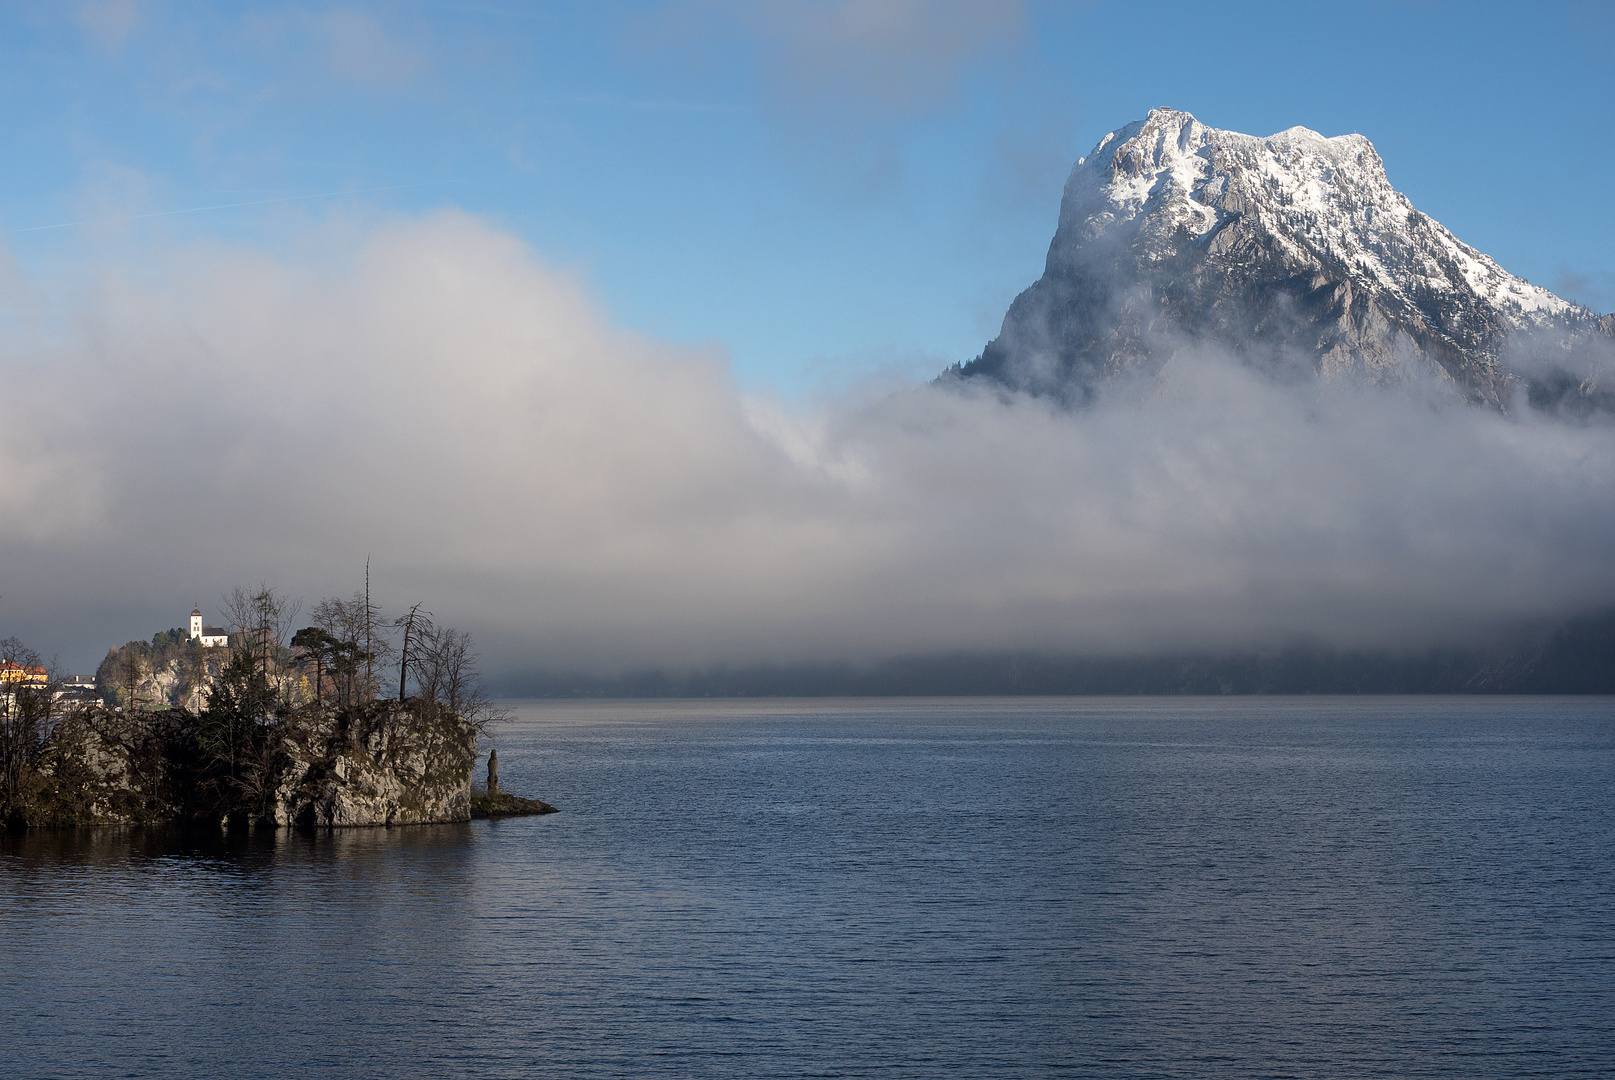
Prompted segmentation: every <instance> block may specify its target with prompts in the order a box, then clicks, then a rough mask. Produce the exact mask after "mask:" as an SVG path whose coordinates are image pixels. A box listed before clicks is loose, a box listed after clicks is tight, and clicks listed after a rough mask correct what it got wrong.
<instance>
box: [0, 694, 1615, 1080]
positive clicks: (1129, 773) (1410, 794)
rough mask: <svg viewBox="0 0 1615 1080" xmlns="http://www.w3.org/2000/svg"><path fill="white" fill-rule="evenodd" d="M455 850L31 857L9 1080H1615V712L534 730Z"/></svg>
mask: <svg viewBox="0 0 1615 1080" xmlns="http://www.w3.org/2000/svg"><path fill="white" fill-rule="evenodd" d="M497 745H498V747H499V757H500V773H501V776H502V778H503V780H504V786H505V788H506V789H507V790H511V791H515V792H517V793H518V794H525V795H530V796H537V797H541V798H543V799H546V800H548V801H550V802H553V803H555V804H557V805H558V806H560V807H561V808H562V811H563V812H562V813H560V814H554V815H549V816H547V817H543V818H526V819H514V820H507V821H502V822H475V823H472V824H468V825H458V826H426V827H415V828H403V829H391V830H385V829H377V830H349V831H339V832H327V833H308V834H284V833H283V834H281V835H280V836H278V837H276V836H275V835H274V834H273V833H271V834H269V835H267V836H266V835H257V836H251V837H248V836H234V837H224V836H220V835H218V834H193V835H173V834H166V833H137V832H129V831H121V830H80V831H77V832H67V833H32V834H25V835H21V836H18V835H12V836H9V837H5V838H3V839H0V1075H4V1076H7V1077H30V1078H31V1077H81V1076H120V1077H277V1078H278V1077H286V1076H321V1077H414V1076H419V1077H443V1076H447V1077H461V1076H464V1077H597V1076H598V1077H604V1076H624V1077H663V1076H667V1077H673V1076H677V1077H773V1076H824V1077H853V1076H880V1077H894V1076H896V1077H901V1076H915V1077H931V1076H947V1075H957V1076H966V1077H1040V1076H1054V1075H1059V1076H1095V1077H1101V1076H1102V1077H1180V1076H1181V1077H1224V1076H1226V1077H1353V1078H1359V1077H1425V1076H1440V1077H1463V1078H1475V1077H1526V1076H1541V1077H1570V1076H1599V1077H1608V1076H1612V1075H1615V702H1612V701H1611V700H1609V699H1591V700H1503V699H1428V698H1427V699H1409V698H1374V699H1356V698H1353V699H1342V698H1326V699H1312V698H1309V699H1295V698H1291V699H1250V698H1242V699H1219V700H1204V699H1143V700H1125V701H1122V700H1104V699H1101V700H1093V699H1059V700H1036V699H1034V700H1012V701H1005V700H990V701H982V700H949V701H874V702H871V701H851V702H823V701H814V702H781V701H768V702H716V703H714V702H697V703H691V702H640V703H595V704H526V705H523V706H521V708H520V710H519V719H518V721H517V722H516V723H515V724H513V725H511V726H510V727H508V728H505V729H503V730H502V731H501V732H500V733H499V736H498V743H497Z"/></svg>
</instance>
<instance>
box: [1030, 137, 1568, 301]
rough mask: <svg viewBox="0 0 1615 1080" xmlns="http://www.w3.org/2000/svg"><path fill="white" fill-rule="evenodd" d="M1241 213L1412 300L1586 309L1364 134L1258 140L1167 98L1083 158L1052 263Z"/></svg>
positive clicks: (1327, 268)
mask: <svg viewBox="0 0 1615 1080" xmlns="http://www.w3.org/2000/svg"><path fill="white" fill-rule="evenodd" d="M1234 221H1238V222H1239V223H1240V226H1241V228H1242V229H1244V230H1246V231H1247V232H1249V233H1252V234H1259V235H1260V236H1261V237H1262V238H1263V240H1264V242H1265V243H1267V244H1268V245H1270V246H1271V247H1274V248H1276V249H1277V250H1279V251H1280V252H1282V253H1283V256H1284V258H1285V259H1286V261H1288V262H1292V263H1294V264H1295V265H1296V266H1307V265H1315V266H1316V267H1317V269H1318V270H1320V271H1322V272H1323V273H1325V274H1326V275H1327V276H1329V277H1333V278H1336V279H1337V280H1347V281H1351V282H1352V283H1353V284H1354V285H1359V286H1362V287H1364V288H1365V289H1366V290H1367V291H1368V292H1370V293H1383V294H1386V295H1387V297H1388V298H1389V299H1390V300H1392V301H1393V302H1394V303H1396V304H1397V305H1398V306H1400V307H1402V308H1404V309H1406V310H1414V309H1420V308H1425V307H1428V306H1429V305H1430V304H1431V303H1432V301H1434V302H1437V303H1443V304H1448V305H1456V306H1457V307H1460V308H1463V307H1472V306H1474V305H1475V304H1477V303H1478V304H1480V305H1483V306H1485V307H1487V308H1489V309H1491V310H1492V311H1493V313H1494V314H1495V315H1496V317H1497V318H1498V319H1499V320H1501V321H1502V322H1503V323H1504V324H1505V325H1508V326H1511V327H1513V328H1515V329H1519V328H1523V327H1527V326H1532V325H1536V324H1538V323H1539V322H1540V321H1541V320H1542V319H1545V318H1555V317H1558V316H1561V315H1563V314H1565V313H1567V312H1572V311H1579V310H1580V309H1579V308H1576V306H1575V305H1573V304H1569V303H1567V302H1566V301H1564V300H1561V299H1560V298H1559V297H1557V296H1555V295H1553V294H1552V293H1550V292H1548V291H1547V290H1546V289H1542V288H1539V287H1537V286H1535V285H1532V284H1530V283H1529V282H1527V281H1524V280H1523V279H1520V278H1516V277H1514V276H1513V275H1511V274H1509V273H1507V272H1506V271H1504V270H1503V269H1502V268H1501V267H1500V266H1498V265H1497V264H1496V263H1495V262H1494V261H1493V260H1491V259H1490V258H1488V257H1487V256H1485V255H1483V254H1481V253H1480V252H1477V251H1475V250H1474V249H1473V248H1471V247H1469V246H1468V245H1466V244H1464V243H1462V242H1461V241H1460V240H1458V238H1457V237H1455V236H1453V235H1452V233H1450V232H1448V231H1447V230H1446V229H1445V228H1442V227H1441V226H1440V225H1439V224H1437V223H1436V222H1434V221H1432V220H1430V219H1429V218H1427V217H1425V216H1424V215H1422V214H1420V213H1419V212H1418V211H1417V210H1415V209H1414V208H1413V205H1412V203H1410V202H1409V201H1408V200H1407V198H1406V197H1405V196H1403V195H1402V194H1401V193H1400V192H1398V191H1397V190H1396V189H1395V188H1393V187H1392V186H1391V184H1390V181H1389V179H1387V177H1386V175H1385V166H1384V162H1383V161H1381V159H1380V156H1379V154H1378V153H1377V152H1376V151H1375V150H1374V146H1373V144H1372V143H1371V142H1370V141H1369V140H1368V139H1367V138H1365V137H1364V136H1362V135H1360V134H1355V133H1353V134H1347V135H1336V136H1332V137H1330V136H1324V135H1322V134H1320V133H1318V132H1316V131H1313V130H1312V129H1310V128H1306V127H1300V126H1297V127H1292V128H1289V129H1288V130H1285V131H1281V132H1278V133H1277V134H1274V135H1269V136H1267V137H1265V138H1258V137H1255V136H1251V135H1244V134H1241V133H1239V132H1233V131H1223V130H1220V129H1217V128H1211V127H1207V126H1206V125H1204V124H1202V123H1200V121H1198V120H1197V119H1195V117H1194V116H1193V115H1192V114H1190V113H1187V112H1182V111H1179V110H1176V109H1171V108H1164V107H1163V108H1156V109H1151V110H1150V111H1149V113H1148V114H1147V115H1146V116H1145V118H1144V119H1143V120H1142V121H1136V122H1134V123H1132V124H1128V125H1127V126H1126V127H1123V128H1119V129H1117V130H1116V131H1113V132H1111V133H1109V134H1108V135H1106V136H1105V137H1104V138H1103V139H1101V140H1100V141H1099V144H1098V145H1097V146H1095V147H1094V149H1093V151H1092V152H1091V153H1089V154H1088V155H1087V156H1085V157H1083V158H1081V159H1079V160H1078V162H1077V164H1076V166H1075V167H1074V168H1073V169H1072V171H1071V176H1070V178H1069V179H1068V180H1067V182H1066V188H1065V197H1064V199H1063V200H1062V204H1061V208H1060V228H1059V231H1058V232H1057V234H1056V236H1055V242H1054V245H1053V246H1052V247H1051V249H1050V252H1049V257H1050V261H1051V264H1052V263H1053V262H1054V261H1056V258H1057V255H1059V256H1062V257H1066V256H1069V255H1071V254H1073V252H1071V251H1070V248H1071V246H1072V245H1073V244H1075V245H1082V244H1086V243H1088V242H1090V241H1093V240H1096V239H1097V238H1099V237H1101V236H1105V235H1110V236H1120V237H1121V238H1123V239H1125V238H1126V237H1128V236H1131V237H1133V238H1134V240H1135V241H1137V242H1139V243H1140V244H1141V251H1143V252H1145V253H1146V254H1147V255H1149V257H1151V258H1153V257H1158V255H1159V254H1162V253H1164V252H1166V251H1167V250H1168V247H1169V245H1170V244H1173V243H1177V242H1178V241H1175V240H1173V239H1172V238H1173V237H1180V236H1184V235H1187V236H1188V237H1190V238H1199V239H1200V240H1201V241H1202V242H1209V238H1210V237H1212V236H1214V235H1216V234H1218V233H1220V232H1221V230H1222V229H1223V228H1224V227H1225V226H1227V225H1229V224H1230V223H1231V222H1234ZM1062 247H1063V248H1064V249H1065V250H1063V251H1062V250H1061V249H1062ZM1152 252H1153V253H1155V254H1149V253H1152Z"/></svg>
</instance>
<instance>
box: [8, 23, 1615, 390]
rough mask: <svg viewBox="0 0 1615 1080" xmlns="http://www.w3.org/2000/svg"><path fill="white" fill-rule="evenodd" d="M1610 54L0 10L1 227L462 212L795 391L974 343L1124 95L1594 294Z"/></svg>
mask: <svg viewBox="0 0 1615 1080" xmlns="http://www.w3.org/2000/svg"><path fill="white" fill-rule="evenodd" d="M1612 62H1615V18H1612V15H1611V8H1610V6H1609V5H1605V4H1557V5H1555V4H1530V5H1524V4H1478V3H1466V4H1447V3H1363V4H1355V5H1349V4H1337V5H1295V4H1272V5H1268V4H1247V5H1228V6H1225V7H1220V8H1217V9H1215V10H1213V9H1211V8H1208V7H1207V6H1206V5H1203V4H1177V3H1155V4H1150V5H1147V6H1144V5H1134V4H1121V3H1038V2H1035V0H1028V2H1026V3H1017V2H1013V0H1001V2H994V0H984V2H950V0H934V2H930V3H926V2H919V0H915V2H907V0H889V2H880V0H871V2H866V3H862V4H851V3H842V2H840V0H824V2H822V3H796V2H770V0H759V2H755V3H730V2H725V0H709V2H703V0H667V2H658V3H624V4H599V3H577V4H565V3H555V4H544V3H532V4H517V3H507V2H502V0H488V2H467V3H453V2H439V3H408V2H394V3H388V4H363V3H355V4H342V5H325V4H318V3H300V4H281V3H265V4H252V3H244V4H200V3H184V2H179V0H149V2H147V0H98V2H88V3H82V4H69V3H58V2H48V3H44V2H41V3H28V2H24V3H10V4H6V5H4V7H3V8H0V102H3V104H0V108H3V109H4V115H3V117H0V130H3V131H4V136H3V143H0V145H3V147H4V151H3V154H4V158H3V161H4V172H3V176H4V181H3V185H0V229H3V230H4V239H5V246H6V247H8V248H9V249H10V253H11V256H12V257H14V258H15V259H16V260H17V263H19V264H20V267H21V269H22V271H23V273H24V274H25V276H28V277H30V278H31V279H33V280H35V281H36V282H49V281H51V280H53V279H55V278H58V277H71V276H72V275H73V274H74V273H75V272H76V271H77V270H78V269H80V268H82V267H84V266H86V265H91V264H93V263H95V262H96V261H97V260H101V259H105V258H107V257H108V256H109V255H116V254H118V253H125V254H127V253H129V252H139V251H141V250H144V249H145V248H146V247H147V246H149V245H153V244H157V245H164V246H170V247H171V246H174V245H179V246H184V245H188V244H209V243H225V244H231V245H243V246H246V247H248V248H254V249H259V248H261V249H264V250H265V251H268V252H272V253H274V254H275V255H276V256H277V257H280V258H294V259H295V258H297V257H299V254H298V252H297V251H296V250H295V248H296V246H297V245H298V244H299V243H300V242H302V240H301V239H300V238H305V237H306V236H307V233H308V229H307V227H308V226H309V225H310V224H316V225H318V226H320V227H321V228H325V229H330V228H336V229H339V230H340V229H342V228H352V229H354V230H356V231H363V230H364V229H365V228H367V227H369V226H370V225H372V224H373V223H375V222H377V221H380V220H384V219H388V218H392V217H395V216H398V215H404V216H411V215H419V214H422V213H424V212H428V211H431V210H434V209H438V208H442V207H455V208H460V209H463V210H465V211H468V212H470V213H472V214H475V215H478V216H480V217H483V218H485V219H487V220H488V221H489V222H490V223H492V225H493V226H494V227H496V228H498V229H500V230H503V231H506V232H509V233H513V234H514V235H516V236H518V237H520V238H521V239H522V240H524V241H525V242H527V243H528V244H530V245H531V247H532V249H533V250H534V251H535V252H536V253H537V257H538V258H540V259H542V260H544V261H545V262H547V263H549V264H551V265H555V266H559V267H563V268H565V269H567V270H568V271H570V272H572V273H573V274H576V275H577V276H578V277H579V278H580V279H581V280H582V281H583V282H584V283H585V285H586V287H587V289H588V290H589V291H590V292H591V293H592V294H593V296H594V297H595V298H596V299H597V300H598V301H599V302H600V303H601V304H603V306H604V308H605V310H606V311H607V312H609V315H610V318H611V319H612V320H613V321H614V322H615V323H616V324H617V325H619V326H623V327H626V328H629V329H633V330H637V331H641V332H643V333H645V334H648V335H651V336H653V337H656V338H661V339H667V340H671V341H674V342H682V343H692V344H699V345H704V346H708V347H711V348H715V349H717V350H719V351H721V352H722V353H725V354H726V355H727V356H728V358H729V360H730V362H731V364H732V366H733V370H734V372H735V374H736V376H737V378H738V379H739V381H740V383H741V384H742V386H745V387H748V388H752V389H775V390H778V391H780V392H783V393H784V394H785V395H787V396H799V395H802V394H806V393H811V392H812V391H814V390H816V389H820V388H824V387H827V386H830V387H833V386H838V385H841V384H844V383H846V382H848V381H850V380H855V379H858V378H860V377H863V376H865V375H869V374H887V375H890V374H893V373H896V374H899V375H902V376H906V377H924V376H926V375H928V374H929V373H931V372H932V371H934V370H935V369H937V368H940V367H941V366H943V365H945V364H948V363H952V362H954V361H956V360H966V359H969V358H970V357H971V356H973V355H975V353H976V352H977V351H979V350H980V348H981V346H982V344H983V343H984V342H985V341H986V340H987V339H988V338H989V337H991V336H992V335H993V333H994V332H995V331H996V328H997V325H998V322H999V320H1000V319H1001V317H1002V314H1003V310H1004V308H1005V306H1006V305H1007V303H1008V301H1009V300H1010V299H1011V298H1012V297H1013V296H1014V294H1015V293H1016V292H1017V291H1019V290H1020V289H1021V288H1023V287H1025V286H1026V285H1027V284H1029V283H1030V282H1031V281H1032V280H1033V279H1034V278H1035V277H1036V276H1037V274H1038V272H1039V271H1040V269H1041V264H1042V258H1043V254H1044V251H1045V249H1046V246H1047V243H1048V240H1049V237H1050V235H1051V234H1052V230H1053V226H1054V220H1055V214H1056V209H1057V206H1058V199H1059V190H1060V185H1061V182H1062V181H1063V179H1064V175H1065V173H1066V171H1067V170H1068V169H1069V167H1070V165H1071V162H1072V161H1073V160H1074V159H1075V158H1076V157H1077V156H1078V155H1080V154H1082V153H1085V152H1086V151H1087V149H1088V148H1089V147H1090V146H1092V144H1093V143H1094V142H1095V141H1096V140H1097V139H1098V138H1099V137H1100V136H1101V135H1102V134H1103V133H1104V132H1105V131H1108V130H1110V129H1112V128H1115V127H1119V126H1121V125H1122V124H1124V123H1127V122H1129V121H1131V120H1134V119H1137V118H1139V117H1141V116H1142V115H1143V114H1144V112H1145V111H1146V110H1147V109H1149V108H1151V107H1153V106H1156V105H1171V106H1173V107H1176V108H1180V109H1186V110H1188V111H1191V112H1193V113H1195V115H1196V116H1198V117H1199V118H1200V119H1201V120H1202V121H1204V122H1206V123H1208V124H1210V125H1212V126H1216V127H1226V128H1232V129H1235V130H1240V131H1245V132H1250V133H1253V134H1268V133H1271V132H1273V131H1277V130H1281V129H1283V128H1286V127H1290V126H1292V125H1296V124H1301V125H1305V126H1308V127H1312V128H1315V129H1317V130H1319V131H1322V132H1323V133H1325V134H1328V135H1334V134H1340V133H1344V132H1349V131H1357V132H1361V133H1363V134H1365V135H1367V136H1368V137H1369V138H1370V139H1372V140H1373V141H1374V143H1375V145H1376V146H1377V147H1378V149H1379V151H1380V154H1381V156H1382V157H1383V158H1384V160H1385V161H1386V163H1387V167H1388V170H1389V172H1390V176H1391V179H1392V181H1393V183H1395V184H1396V185H1397V186H1398V187H1399V188H1401V189H1402V190H1403V191H1404V192H1406V193H1407V194H1408V195H1409V196H1410V197H1411V198H1412V199H1413V201H1414V203H1415V204H1416V205H1418V206H1419V207H1420V208H1421V209H1423V210H1425V211H1426V212H1427V213H1429V214H1431V215H1432V216H1433V217H1436V218H1437V219H1439V220H1441V221H1442V222H1444V223H1445V224H1446V225H1448V226H1449V227H1450V228H1452V229H1453V230H1454V231H1455V232H1456V233H1457V234H1458V235H1459V236H1460V237H1462V238H1464V239H1465V240H1467V241H1468V242H1470V243H1472V244H1474V245H1476V246H1477V247H1479V248H1480V249H1482V250H1483V251H1486V252H1488V253H1490V254H1492V255H1493V256H1495V257H1496V258H1498V259H1499V261H1500V262H1502V264H1503V265H1504V266H1505V267H1507V268H1508V269H1510V270H1511V271H1513V272H1515V273H1518V274H1521V275H1524V276H1526V277H1529V278H1530V279H1532V280H1533V281H1537V282H1539V283H1542V284H1545V285H1548V286H1549V287H1551V288H1555V289H1557V290H1559V291H1561V292H1563V293H1564V294H1566V295H1568V296H1570V297H1571V298H1573V299H1577V300H1580V301H1582V302H1584V303H1587V304H1589V305H1591V306H1594V307H1596V308H1598V309H1600V310H1610V309H1611V308H1615V209H1612V206H1615V204H1612V202H1611V200H1610V198H1609V185H1610V180H1611V177H1615V92H1612V91H1615V86H1612V79H1611V75H1610V72H1611V71H1612V70H1615V63H1612ZM332 193H339V194H332ZM307 257H309V258H316V257H317V256H315V255H312V254H310V255H308V256H307Z"/></svg>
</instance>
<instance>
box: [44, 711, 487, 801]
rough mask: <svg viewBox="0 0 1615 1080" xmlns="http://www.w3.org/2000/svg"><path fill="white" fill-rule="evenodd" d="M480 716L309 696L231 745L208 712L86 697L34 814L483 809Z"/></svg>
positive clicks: (48, 763) (59, 743) (61, 741)
mask: <svg viewBox="0 0 1615 1080" xmlns="http://www.w3.org/2000/svg"><path fill="white" fill-rule="evenodd" d="M476 743H477V729H476V727H475V726H474V725H473V724H471V723H470V722H468V721H466V720H465V719H464V718H462V717H459V716H456V715H455V714H454V713H452V712H450V711H449V710H447V709H445V708H443V707H441V706H439V705H436V704H434V703H432V702H427V701H420V700H416V699H411V700H409V701H402V702H400V701H377V702H370V703H368V704H365V705H362V706H359V707H357V708H351V709H345V710H338V709H334V708H331V707H328V706H318V705H308V706H304V707H301V708H298V709H293V710H289V711H287V712H285V713H284V714H282V715H277V716H273V717H266V718H264V719H262V720H260V721H256V722H254V724H253V726H252V728H251V731H250V738H248V739H238V740H237V741H236V742H235V743H233V744H232V746H239V745H246V746H249V747H250V748H251V749H250V752H245V753H237V752H236V751H235V750H234V749H233V748H232V749H231V750H230V751H229V753H228V754H227V753H226V752H225V749H224V748H223V747H222V744H221V741H220V737H219V733H218V732H217V731H213V730H210V729H209V727H208V720H207V717H206V716H205V715H203V716H199V715H197V714H193V713H188V712H185V711H183V710H179V709H169V710H164V711H161V712H119V711H116V710H112V709H106V708H100V707H96V708H91V709H87V710H84V711H82V712H80V713H78V714H75V715H74V716H72V717H70V718H68V719H67V720H64V721H63V722H62V723H61V724H60V725H58V726H57V728H56V730H55V731H54V732H53V734H52V735H51V737H50V740H49V742H48V743H47V745H46V747H45V750H44V752H43V754H42V755H41V758H40V762H39V766H38V769H37V776H36V777H35V778H34V781H33V791H32V795H31V798H30V799H29V800H28V806H29V809H28V811H27V813H26V814H25V815H23V819H24V823H26V824H30V825H112V824H143V823H156V822H164V821H201V822H224V821H239V822H259V823H263V824H274V825H312V826H337V825H406V824H425V823H429V822H449V821H469V820H470V819H471V769H472V765H473V764H474V762H475V758H476Z"/></svg>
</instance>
